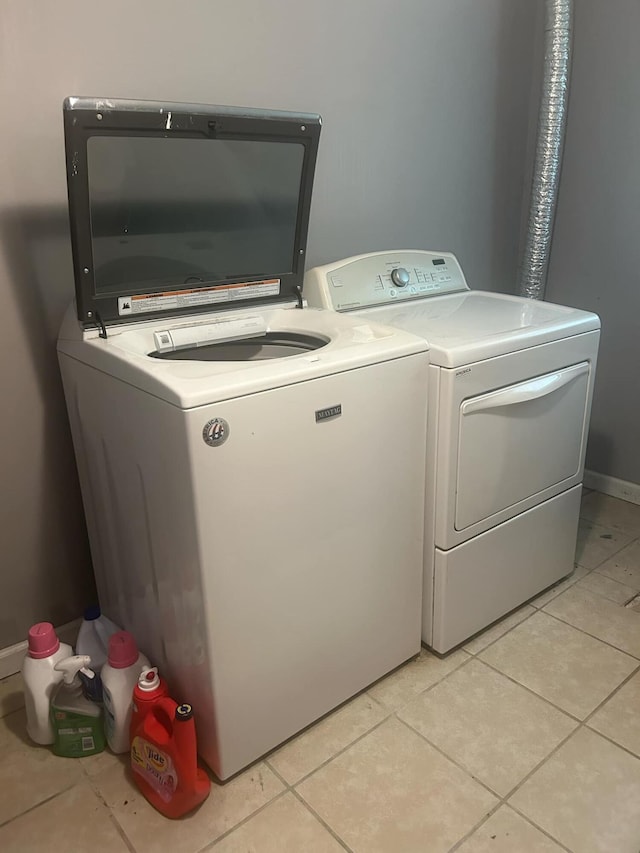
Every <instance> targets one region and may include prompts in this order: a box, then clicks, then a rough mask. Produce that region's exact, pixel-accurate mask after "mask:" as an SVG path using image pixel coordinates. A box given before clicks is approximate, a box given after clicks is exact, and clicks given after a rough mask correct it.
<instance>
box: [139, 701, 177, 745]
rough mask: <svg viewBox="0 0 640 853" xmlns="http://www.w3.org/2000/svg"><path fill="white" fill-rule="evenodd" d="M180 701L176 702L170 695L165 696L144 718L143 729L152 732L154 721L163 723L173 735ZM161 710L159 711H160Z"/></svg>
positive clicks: (168, 732)
mask: <svg viewBox="0 0 640 853" xmlns="http://www.w3.org/2000/svg"><path fill="white" fill-rule="evenodd" d="M177 707H178V703H177V702H174V700H173V699H171V697H169V696H163V697H162V698H161V699H158V701H157V702H156V703H155V704H154V705H153V707H152V708H150V709H149V713H148V714H147V715H146V717H145V718H144V721H143V723H142V731H143V732H145V733H147V734H151V730H152V726H153V724H154V723H157V724H159V725H161V726H162V727H163V728H164V729H165V730H166V732H167V734H168V735H169V736H171V734H172V732H173V729H174V721H175V716H176V708H177ZM158 712H159V713H158Z"/></svg>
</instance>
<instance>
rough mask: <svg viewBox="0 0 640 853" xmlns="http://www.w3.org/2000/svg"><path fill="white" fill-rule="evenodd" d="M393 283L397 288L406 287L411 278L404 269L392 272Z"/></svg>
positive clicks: (400, 268)
mask: <svg viewBox="0 0 640 853" xmlns="http://www.w3.org/2000/svg"><path fill="white" fill-rule="evenodd" d="M391 281H392V282H393V283H394V284H395V286H396V287H406V286H407V285H408V284H409V282H410V281H411V276H410V275H409V273H408V272H407V270H406V269H405V268H404V267H398V268H397V269H395V270H391Z"/></svg>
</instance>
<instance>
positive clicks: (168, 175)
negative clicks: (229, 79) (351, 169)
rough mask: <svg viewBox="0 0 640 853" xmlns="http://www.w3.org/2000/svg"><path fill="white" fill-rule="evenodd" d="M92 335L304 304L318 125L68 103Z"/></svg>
mask: <svg viewBox="0 0 640 853" xmlns="http://www.w3.org/2000/svg"><path fill="white" fill-rule="evenodd" d="M64 119H65V145H66V155H67V183H68V190H69V213H70V224H71V234H72V246H73V258H74V272H75V280H76V296H77V306H78V319H79V320H80V321H81V322H82V323H83V324H84V326H85V327H91V326H94V325H96V324H97V325H100V326H102V325H103V324H104V325H105V326H108V325H109V324H110V323H127V322H132V321H136V320H138V321H139V320H149V319H152V318H155V317H165V318H169V317H172V316H184V315H189V314H200V313H203V312H207V311H212V310H219V309H225V308H231V307H242V308H244V309H246V308H247V307H248V306H250V305H265V304H271V303H277V302H280V303H282V302H284V301H291V300H292V299H297V298H300V291H301V288H302V283H303V275H304V259H305V254H306V239H307V230H308V220H309V209H310V205H311V191H312V186H313V174H314V168H315V161H316V155H317V146H318V139H319V134H320V117H319V116H317V115H315V114H310V113H286V112H278V111H264V110H253V109H248V108H247V109H245V108H237V107H214V106H203V105H193V104H163V103H157V102H146V101H104V100H95V99H79V98H68V99H67V100H66V101H65V109H64Z"/></svg>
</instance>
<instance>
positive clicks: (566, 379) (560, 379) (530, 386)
mask: <svg viewBox="0 0 640 853" xmlns="http://www.w3.org/2000/svg"><path fill="white" fill-rule="evenodd" d="M588 372H589V362H588V361H584V362H582V363H581V364H576V365H575V366H573V367H567V368H565V369H564V370H558V371H557V372H555V373H547V375H546V376H539V377H537V378H536V379H531V380H529V381H528V382H521V383H520V384H519V385H512V386H510V387H509V388H504V389H503V390H502V391H494V392H493V393H492V394H485V395H483V396H482V397H476V398H475V399H474V400H467V401H466V402H465V403H463V404H462V406H461V409H462V414H463V415H470V414H472V413H474V412H483V411H485V410H487V409H497V408H499V407H501V406H514V405H516V404H517V403H526V402H528V401H529V400H536V399H538V398H539V397H546V396H547V395H548V394H553V392H554V391H557V390H558V389H559V388H563V387H564V386H565V385H569V383H570V382H573V381H574V380H575V379H577V378H578V376H584V374H585V373H588Z"/></svg>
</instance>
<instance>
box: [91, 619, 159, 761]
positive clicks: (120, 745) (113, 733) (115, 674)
mask: <svg viewBox="0 0 640 853" xmlns="http://www.w3.org/2000/svg"><path fill="white" fill-rule="evenodd" d="M108 654H109V657H108V658H107V662H106V663H105V665H104V666H103V667H102V673H101V675H102V696H103V701H104V730H105V735H106V736H107V743H108V744H109V746H110V748H111V751H112V752H115V753H116V754H118V753H122V752H128V751H129V747H130V745H131V742H130V740H129V728H130V726H131V705H132V702H133V688H134V687H135V686H136V684H137V683H138V677H139V675H140V673H141V672H142V670H143V669H148V668H149V661H148V660H147V658H146V657H145V656H144V655H143V654H142V652H139V651H138V646H137V645H136V641H135V639H134V637H133V634H130V633H129V632H128V631H118V632H117V633H115V634H112V635H111V636H110V637H109V653H108Z"/></svg>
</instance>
